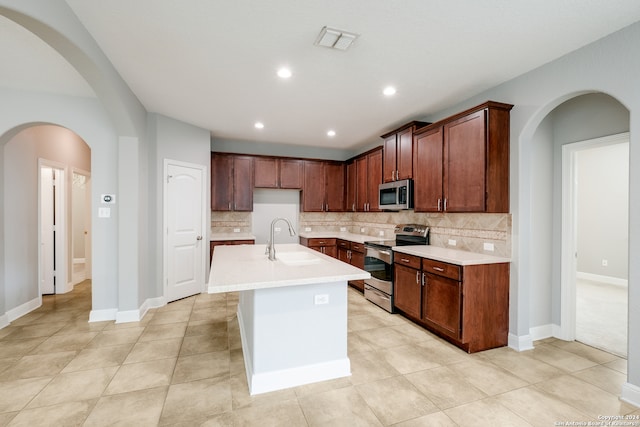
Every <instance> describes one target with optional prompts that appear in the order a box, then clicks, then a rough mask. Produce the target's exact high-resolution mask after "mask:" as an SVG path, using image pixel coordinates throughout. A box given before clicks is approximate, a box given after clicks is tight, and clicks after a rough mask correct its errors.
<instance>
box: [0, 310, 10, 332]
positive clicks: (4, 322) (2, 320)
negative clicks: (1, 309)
mask: <svg viewBox="0 0 640 427" xmlns="http://www.w3.org/2000/svg"><path fill="white" fill-rule="evenodd" d="M7 326H9V317H8V316H7V315H6V313H5V314H3V315H2V316H0V329H2V328H4V327H7Z"/></svg>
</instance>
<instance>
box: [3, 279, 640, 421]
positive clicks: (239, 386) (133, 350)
mask: <svg viewBox="0 0 640 427" xmlns="http://www.w3.org/2000/svg"><path fill="white" fill-rule="evenodd" d="M236 305H237V295H235V294H221V295H208V294H201V295H197V296H193V297H190V298H186V299H183V300H180V301H177V302H175V303H171V304H169V305H167V306H165V307H162V308H160V309H156V310H152V311H150V312H149V313H148V314H147V315H146V317H145V318H144V320H143V321H142V322H137V323H125V324H114V322H100V323H88V322H87V319H88V315H89V310H90V307H91V284H90V282H88V281H85V282H83V283H82V284H80V285H78V286H76V288H75V290H74V291H73V292H71V293H69V294H63V295H53V296H46V297H44V299H43V306H42V307H41V308H39V309H38V310H36V311H34V312H32V313H30V314H28V315H26V316H24V317H22V318H20V319H18V320H17V321H15V322H14V323H12V324H11V325H10V326H8V327H6V328H4V329H0V426H39V425H58V426H80V425H84V426H104V425H112V424H119V425H127V426H128V425H132V426H133V425H135V426H155V425H163V426H197V425H206V426H237V425H242V426H261V427H264V426H281V425H286V426H288V427H292V426H328V425H331V426H353V425H361V426H380V425H398V426H421V425H424V426H434V425H437V426H469V425H473V426H506V425H508V426H552V425H553V423H554V422H555V421H596V420H597V419H598V416H601V415H606V416H611V415H619V414H621V415H625V414H635V415H638V416H640V409H638V408H634V407H632V406H629V405H627V404H624V403H622V402H620V401H619V400H618V397H617V396H618V394H619V393H620V389H621V386H622V384H623V383H624V382H625V381H626V366H627V364H626V360H624V359H622V358H619V357H617V356H614V355H612V354H609V353H605V352H603V351H600V350H597V349H594V348H592V347H588V346H585V345H583V344H580V343H576V342H563V341H559V340H556V339H548V340H544V341H543V342H537V343H536V348H535V350H531V351H526V352H521V353H517V352H515V351H513V350H511V349H509V348H506V347H505V348H499V349H494V350H489V351H486V352H482V353H476V354H473V355H469V354H466V353H464V352H462V351H461V350H459V349H457V348H456V347H453V346H451V345H449V344H448V343H446V342H444V341H442V340H440V339H439V338H437V337H435V336H433V335H432V334H430V333H428V332H426V331H424V330H423V329H421V328H418V327H416V326H415V325H413V324H412V323H410V322H408V321H406V320H405V319H404V318H402V317H400V316H397V315H390V314H388V313H386V312H383V311H382V310H380V309H378V308H377V307H376V306H374V305H372V304H370V303H369V302H367V301H365V300H364V298H362V295H361V294H359V293H357V292H356V291H354V290H352V289H350V290H349V337H348V339H349V357H350V359H351V365H352V376H351V377H349V378H343V379H338V380H333V381H327V382H322V383H316V384H311V385H307V386H301V387H296V388H292V389H287V390H282V391H277V392H273V393H267V394H263V395H258V396H250V395H249V394H248V389H247V383H246V377H245V370H244V362H243V357H242V349H241V344H240V336H239V331H238V324H237V321H236V318H235V312H236Z"/></svg>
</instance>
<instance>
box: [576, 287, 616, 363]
mask: <svg viewBox="0 0 640 427" xmlns="http://www.w3.org/2000/svg"><path fill="white" fill-rule="evenodd" d="M627 307H628V302H627V288H626V287H623V286H619V285H611V284H607V283H601V282H594V281H590V280H584V279H578V280H577V282H576V341H580V342H582V343H584V344H587V345H590V346H592V347H596V348H599V349H601V350H605V351H607V352H610V353H613V354H616V355H618V356H620V357H624V358H626V357H627V324H628V316H627Z"/></svg>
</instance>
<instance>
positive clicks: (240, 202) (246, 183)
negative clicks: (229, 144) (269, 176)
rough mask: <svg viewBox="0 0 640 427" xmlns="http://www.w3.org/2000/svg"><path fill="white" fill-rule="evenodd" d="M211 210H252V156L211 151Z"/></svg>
mask: <svg viewBox="0 0 640 427" xmlns="http://www.w3.org/2000/svg"><path fill="white" fill-rule="evenodd" d="M211 210H213V211H252V210H253V158H252V157H251V156H241V155H231V154H220V153H211Z"/></svg>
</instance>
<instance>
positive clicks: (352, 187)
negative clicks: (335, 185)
mask: <svg viewBox="0 0 640 427" xmlns="http://www.w3.org/2000/svg"><path fill="white" fill-rule="evenodd" d="M346 173H347V179H346V182H347V183H346V186H347V188H346V193H347V194H346V201H345V210H346V211H351V212H355V210H356V185H357V177H356V162H355V160H350V161H348V162H347V166H346Z"/></svg>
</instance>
